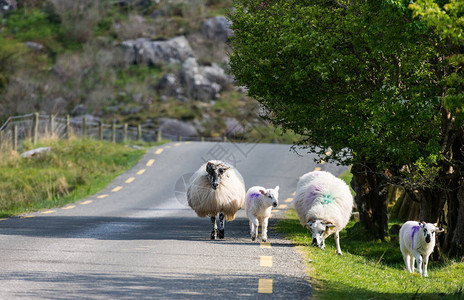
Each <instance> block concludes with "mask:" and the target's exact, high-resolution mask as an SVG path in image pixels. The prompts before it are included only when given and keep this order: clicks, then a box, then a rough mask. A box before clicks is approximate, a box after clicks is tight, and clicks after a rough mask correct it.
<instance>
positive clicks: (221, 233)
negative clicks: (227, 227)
mask: <svg viewBox="0 0 464 300" xmlns="http://www.w3.org/2000/svg"><path fill="white" fill-rule="evenodd" d="M218 236H219V239H221V240H222V239H223V238H224V230H219V234H218Z"/></svg>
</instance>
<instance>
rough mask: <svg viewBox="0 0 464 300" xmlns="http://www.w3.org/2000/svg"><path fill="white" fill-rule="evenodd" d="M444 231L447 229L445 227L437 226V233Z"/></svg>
mask: <svg viewBox="0 0 464 300" xmlns="http://www.w3.org/2000/svg"><path fill="white" fill-rule="evenodd" d="M443 231H445V229H443V228H435V232H436V233H439V232H443Z"/></svg>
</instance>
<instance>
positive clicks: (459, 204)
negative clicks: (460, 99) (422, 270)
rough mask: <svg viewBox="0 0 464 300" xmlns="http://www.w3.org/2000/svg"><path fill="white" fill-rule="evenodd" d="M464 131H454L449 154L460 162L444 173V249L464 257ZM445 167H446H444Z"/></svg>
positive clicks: (456, 255)
mask: <svg viewBox="0 0 464 300" xmlns="http://www.w3.org/2000/svg"><path fill="white" fill-rule="evenodd" d="M463 135H464V133H463V131H462V130H461V129H457V130H456V131H455V132H454V135H452V134H450V136H453V140H452V141H451V142H450V145H451V147H450V148H449V150H448V153H447V154H448V156H449V157H450V158H451V159H452V160H453V161H454V162H460V163H459V164H457V165H455V166H454V167H448V168H447V169H446V172H443V174H442V176H441V177H442V178H441V179H442V181H444V182H446V190H445V191H444V193H445V194H446V200H447V216H446V222H447V224H446V235H445V239H444V244H443V246H442V251H443V252H444V253H446V254H447V255H448V256H451V257H460V258H462V257H464V177H463V175H462V174H464V166H462V162H463V161H464V153H463V149H462V145H463V142H464V137H463ZM444 169H445V168H444Z"/></svg>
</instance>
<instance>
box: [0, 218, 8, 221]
mask: <svg viewBox="0 0 464 300" xmlns="http://www.w3.org/2000/svg"><path fill="white" fill-rule="evenodd" d="M5 220H8V218H2V219H0V221H5Z"/></svg>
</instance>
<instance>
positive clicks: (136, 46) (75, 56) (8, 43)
mask: <svg viewBox="0 0 464 300" xmlns="http://www.w3.org/2000/svg"><path fill="white" fill-rule="evenodd" d="M231 2H232V0H225V1H222V0H194V1H178V0H151V1H150V0H119V1H114V0H100V1H93V0H76V1H67V0H24V1H14V0H0V11H1V12H0V14H1V18H2V20H1V23H0V62H1V63H0V94H1V97H0V121H1V120H4V119H5V118H6V117H8V116H10V115H16V114H25V113H30V112H33V111H40V112H41V113H43V114H57V115H64V114H71V115H72V116H73V117H75V118H82V116H84V115H85V116H86V117H87V118H93V119H95V120H98V119H102V120H104V121H105V122H111V121H119V122H129V123H130V124H144V126H152V127H159V126H161V128H162V129H163V132H165V133H170V134H175V135H183V136H198V135H203V136H221V135H229V136H232V135H233V136H235V137H239V138H240V137H244V136H252V137H254V138H255V139H256V137H257V136H260V137H263V136H266V137H265V140H267V141H269V140H275V139H280V140H282V139H284V138H282V137H281V136H280V135H279V134H275V132H274V131H275V130H274V129H272V128H270V127H269V126H268V124H266V123H264V122H263V121H262V120H261V119H260V118H259V116H258V114H259V106H258V104H257V102H255V101H254V100H252V99H249V98H247V97H246V94H245V93H244V92H243V90H242V89H240V88H238V87H236V86H234V80H233V77H232V76H231V75H230V74H228V71H227V51H228V40H229V37H231V36H232V35H233V32H231V30H230V29H229V26H228V22H227V20H226V18H225V17H224V15H225V13H226V11H227V10H228V9H229V7H230V6H231ZM288 138H289V137H288V136H287V137H285V141H286V142H291V140H288ZM290 138H291V137H290Z"/></svg>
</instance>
